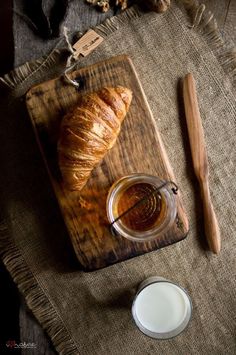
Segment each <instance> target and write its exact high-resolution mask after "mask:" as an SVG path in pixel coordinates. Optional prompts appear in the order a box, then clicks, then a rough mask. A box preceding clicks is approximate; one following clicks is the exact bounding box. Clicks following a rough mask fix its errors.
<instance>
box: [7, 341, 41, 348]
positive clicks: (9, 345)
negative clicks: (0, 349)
mask: <svg viewBox="0 0 236 355" xmlns="http://www.w3.org/2000/svg"><path fill="white" fill-rule="evenodd" d="M6 347H7V348H9V349H35V348H36V347H37V345H36V344H35V343H26V342H25V341H24V342H23V343H17V342H16V341H15V340H8V341H7V342H6Z"/></svg>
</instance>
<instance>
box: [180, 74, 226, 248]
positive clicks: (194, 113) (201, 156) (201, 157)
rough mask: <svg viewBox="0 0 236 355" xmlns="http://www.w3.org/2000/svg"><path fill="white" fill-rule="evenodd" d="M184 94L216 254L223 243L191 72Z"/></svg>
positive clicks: (211, 244)
mask: <svg viewBox="0 0 236 355" xmlns="http://www.w3.org/2000/svg"><path fill="white" fill-rule="evenodd" d="M183 96H184V106H185V116H186V121H187V127H188V136H189V141H190V147H191V153H192V160H193V167H194V171H195V175H196V177H197V179H198V182H199V185H200V188H201V198H202V204H203V214H204V224H205V234H206V237H207V240H208V245H209V247H210V250H211V251H212V252H213V253H215V254H219V252H220V245H221V241H220V230H219V226H218V221H217V218H216V215H215V211H214V207H213V204H212V201H211V196H210V190H209V168H208V158H207V151H206V144H205V138H204V131H203V126H202V120H201V116H200V111H199V106H198V99H197V91H196V83H195V80H194V77H193V75H192V74H191V73H189V74H187V75H186V76H185V78H184V83H183Z"/></svg>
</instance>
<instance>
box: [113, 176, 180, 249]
mask: <svg viewBox="0 0 236 355" xmlns="http://www.w3.org/2000/svg"><path fill="white" fill-rule="evenodd" d="M164 185H165V181H163V180H161V179H159V178H158V177H156V176H152V175H147V174H140V173H138V174H131V175H128V176H125V177H122V178H121V179H119V180H118V181H116V182H115V183H114V184H113V185H112V187H111V188H110V191H109V194H108V197H107V217H108V220H109V222H110V223H111V225H112V228H113V230H114V231H115V232H116V233H117V234H119V235H121V236H123V237H125V238H127V239H130V240H133V241H136V242H144V241H145V242H146V241H150V240H153V239H155V238H157V237H158V236H160V235H162V234H164V233H166V232H167V231H168V230H169V228H170V227H171V226H172V225H173V223H174V221H175V218H176V213H177V207H176V198H175V195H174V194H173V191H172V189H171V186H170V184H168V183H167V184H166V185H165V186H164ZM160 186H162V187H161V188H160V189H159V190H158V193H156V192H155V193H153V192H154V190H156V189H157V188H159V187H160ZM148 194H149V195H148ZM147 195H148V196H150V197H147V198H146V199H145V201H144V202H143V204H142V202H141V204H138V206H137V207H134V208H133V209H132V211H130V212H127V209H128V208H129V207H130V205H132V203H133V202H137V200H138V199H139V200H140V196H141V197H142V198H143V197H145V196H147ZM122 196H123V197H122ZM124 196H126V200H124V201H126V202H127V206H126V203H123V204H122V206H123V210H122V211H125V212H127V213H125V216H124V217H122V218H119V217H120V216H121V214H122V213H121V212H120V210H119V206H120V205H121V198H123V199H124ZM142 198H141V199H142ZM131 201H132V203H131ZM157 207H158V208H159V210H158V211H157ZM135 209H136V210H135ZM149 217H150V218H149ZM129 218H130V220H129ZM145 218H146V220H145ZM132 219H133V220H132ZM135 219H136V220H135Z"/></svg>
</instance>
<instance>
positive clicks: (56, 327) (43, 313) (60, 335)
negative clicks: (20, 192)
mask: <svg viewBox="0 0 236 355" xmlns="http://www.w3.org/2000/svg"><path fill="white" fill-rule="evenodd" d="M0 244H1V249H0V256H1V259H2V261H3V263H4V265H5V266H6V268H7V270H8V271H9V273H10V274H11V276H12V278H13V280H14V282H15V283H16V284H17V286H18V288H19V290H20V292H21V293H22V294H23V295H24V297H25V300H26V303H27V305H28V307H29V308H30V309H31V310H32V312H33V314H34V315H35V317H36V318H37V319H38V320H39V322H40V323H41V324H42V326H43V328H44V329H45V331H46V332H47V333H48V334H49V336H50V338H51V340H52V342H53V344H54V346H55V347H56V349H57V351H58V352H59V353H60V354H66V355H74V354H76V355H79V350H78V348H77V346H76V344H75V342H74V341H73V340H72V338H71V335H70V334H69V332H68V330H67V329H66V327H65V326H64V324H63V322H62V320H61V318H60V316H59V315H58V314H57V312H56V310H55V309H54V308H53V306H52V304H51V303H50V300H49V299H48V298H47V297H46V295H45V293H44V292H43V291H42V289H41V287H40V285H39V284H38V282H37V280H36V279H35V277H34V275H33V274H32V272H31V271H30V269H29V267H28V265H27V263H26V261H25V260H24V258H23V256H22V254H21V253H20V251H19V249H18V248H17V247H16V246H14V244H13V242H12V241H11V238H10V236H9V232H8V228H7V226H6V224H5V222H4V221H1V223H0Z"/></svg>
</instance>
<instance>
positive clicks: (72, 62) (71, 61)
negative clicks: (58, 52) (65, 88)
mask: <svg viewBox="0 0 236 355" xmlns="http://www.w3.org/2000/svg"><path fill="white" fill-rule="evenodd" d="M63 34H64V37H65V40H66V43H67V47H68V50H69V52H70V53H71V54H70V55H69V57H68V58H67V61H66V69H65V71H64V78H65V80H66V81H67V82H68V83H69V84H71V85H73V86H75V87H76V88H77V89H78V88H79V86H80V84H79V82H77V81H76V80H73V79H71V78H70V76H69V75H68V74H69V73H70V72H71V70H72V69H73V68H74V67H75V66H76V64H77V62H78V59H79V57H78V55H77V51H76V50H75V49H74V48H73V47H72V45H71V43H70V40H69V35H68V28H67V27H64V28H63Z"/></svg>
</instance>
